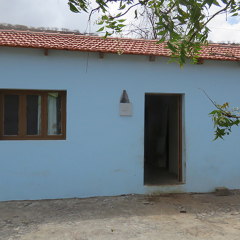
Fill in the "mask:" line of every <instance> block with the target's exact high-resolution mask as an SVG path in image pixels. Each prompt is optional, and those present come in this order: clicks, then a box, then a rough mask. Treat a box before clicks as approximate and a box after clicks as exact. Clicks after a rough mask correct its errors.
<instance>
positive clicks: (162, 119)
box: [144, 93, 182, 185]
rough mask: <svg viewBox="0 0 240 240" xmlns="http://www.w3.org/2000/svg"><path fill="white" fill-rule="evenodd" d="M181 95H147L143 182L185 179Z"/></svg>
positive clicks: (159, 183)
mask: <svg viewBox="0 0 240 240" xmlns="http://www.w3.org/2000/svg"><path fill="white" fill-rule="evenodd" d="M181 139H182V95H180V94H151V93H146V94H145V137H144V185H165V184H178V183H179V182H182V140H181Z"/></svg>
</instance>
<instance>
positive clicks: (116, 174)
mask: <svg viewBox="0 0 240 240" xmlns="http://www.w3.org/2000/svg"><path fill="white" fill-rule="evenodd" d="M155 43H156V42H155V41H148V40H139V39H138V40H133V39H115V38H107V39H106V40H103V39H102V38H101V37H93V36H82V35H74V34H73V35H70V34H68V35H64V34H54V33H44V32H41V33H36V32H19V31H14V30H11V31H6V30H2V31H0V145H1V160H0V163H1V167H0V201H7V200H24V199H54V198H72V197H92V196H112V195H120V194H131V193H134V194H148V193H174V192H178V193H182V192H212V191H214V190H215V187H228V188H230V189H239V188H240V160H239V154H238V152H239V133H240V132H239V129H238V128H236V129H234V131H233V132H232V134H231V135H230V136H228V137H226V139H225V140H224V141H223V140H217V141H212V140H213V139H214V135H213V124H212V121H211V118H209V115H208V113H209V112H211V111H212V110H213V109H214V106H213V105H212V103H211V102H210V101H209V99H208V98H207V97H206V96H205V95H204V94H203V92H202V91H201V90H199V89H198V88H202V89H204V90H205V91H206V92H207V93H208V95H209V96H210V97H211V98H212V99H213V100H214V101H216V102H218V103H224V102H226V101H228V102H230V103H231V105H232V106H233V107H236V106H239V105H240V101H239V100H240V94H239V90H240V81H239V72H240V63H239V58H236V57H240V56H239V55H240V48H239V47H238V46H231V45H218V44H212V45H211V44H210V45H209V47H206V48H204V49H203V50H202V54H201V58H200V59H199V62H198V63H199V64H198V65H192V64H187V65H186V66H184V69H181V68H180V67H179V66H178V65H177V64H174V63H171V64H168V60H169V53H168V50H167V49H166V48H165V43H163V44H160V45H156V44H155ZM118 52H122V53H123V54H121V55H120V56H119V55H118Z"/></svg>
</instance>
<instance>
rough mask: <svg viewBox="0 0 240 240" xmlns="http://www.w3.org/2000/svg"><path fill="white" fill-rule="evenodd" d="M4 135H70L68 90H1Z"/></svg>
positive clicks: (1, 132)
mask: <svg viewBox="0 0 240 240" xmlns="http://www.w3.org/2000/svg"><path fill="white" fill-rule="evenodd" d="M0 139H1V140H63V139H66V91H55V90H54V91H52V90H44V91H43V90H0Z"/></svg>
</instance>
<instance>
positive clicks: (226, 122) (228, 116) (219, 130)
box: [209, 102, 240, 141]
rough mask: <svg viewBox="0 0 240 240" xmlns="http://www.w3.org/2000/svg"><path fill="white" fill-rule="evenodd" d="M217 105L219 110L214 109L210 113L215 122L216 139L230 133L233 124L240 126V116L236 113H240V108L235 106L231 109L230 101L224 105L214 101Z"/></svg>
mask: <svg viewBox="0 0 240 240" xmlns="http://www.w3.org/2000/svg"><path fill="white" fill-rule="evenodd" d="M214 104H215V106H216V107H217V110H214V111H212V112H211V113H209V115H211V116H212V120H213V124H214V129H215V131H214V133H215V138H214V141H215V140H216V139H218V138H222V139H223V136H225V135H229V134H230V132H231V129H232V126H233V125H236V126H238V125H239V123H240V120H239V118H240V116H237V115H236V114H240V112H239V111H240V110H239V108H233V109H232V110H229V103H228V102H226V103H224V104H223V105H219V104H216V103H214Z"/></svg>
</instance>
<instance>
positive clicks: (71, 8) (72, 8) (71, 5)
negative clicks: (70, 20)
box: [69, 2, 79, 13]
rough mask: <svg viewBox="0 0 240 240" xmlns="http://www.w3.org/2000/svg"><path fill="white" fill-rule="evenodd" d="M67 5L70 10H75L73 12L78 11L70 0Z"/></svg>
mask: <svg viewBox="0 0 240 240" xmlns="http://www.w3.org/2000/svg"><path fill="white" fill-rule="evenodd" d="M69 7H70V10H71V11H72V12H75V13H78V12H79V10H78V9H77V8H76V7H75V6H74V5H73V4H72V3H71V2H69Z"/></svg>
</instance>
